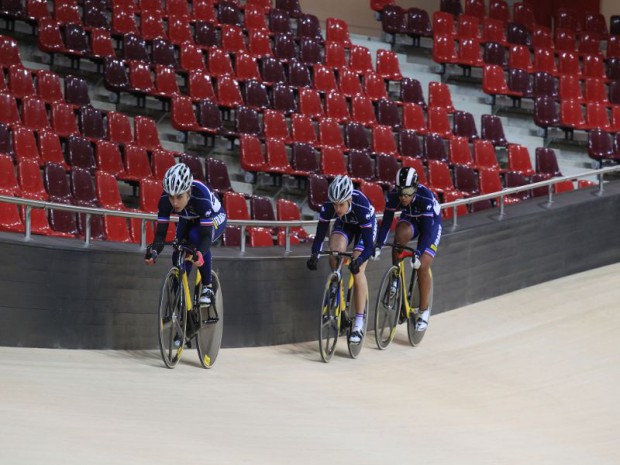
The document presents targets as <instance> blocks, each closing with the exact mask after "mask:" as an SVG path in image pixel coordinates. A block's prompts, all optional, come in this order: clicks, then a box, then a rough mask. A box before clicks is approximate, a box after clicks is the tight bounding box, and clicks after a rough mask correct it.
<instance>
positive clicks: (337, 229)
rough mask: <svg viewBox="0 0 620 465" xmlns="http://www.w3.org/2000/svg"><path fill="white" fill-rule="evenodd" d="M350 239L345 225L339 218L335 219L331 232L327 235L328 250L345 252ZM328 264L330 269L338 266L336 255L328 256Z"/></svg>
mask: <svg viewBox="0 0 620 465" xmlns="http://www.w3.org/2000/svg"><path fill="white" fill-rule="evenodd" d="M350 241H351V237H350V235H349V232H348V228H345V225H344V224H343V223H342V221H340V219H336V221H335V222H334V227H333V229H332V233H331V235H330V236H329V250H331V251H334V252H346V251H347V247H348V245H349V242H350ZM329 266H330V267H331V269H332V270H335V269H336V268H337V266H338V259H337V258H336V257H329Z"/></svg>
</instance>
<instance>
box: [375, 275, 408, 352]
mask: <svg viewBox="0 0 620 465" xmlns="http://www.w3.org/2000/svg"><path fill="white" fill-rule="evenodd" d="M398 273H399V269H398V267H397V266H392V267H390V268H389V269H388V270H387V271H386V272H385V274H384V275H383V280H382V281H381V286H380V287H379V293H378V294H377V304H376V305H375V341H376V343H377V347H378V348H379V349H381V350H383V349H386V348H387V346H389V345H390V343H391V342H392V341H393V340H394V336H395V335H396V327H397V325H398V314H399V312H400V307H401V305H402V298H403V286H402V283H401V282H400V277H399V275H398ZM395 276H396V277H395ZM394 279H396V280H397V283H398V284H397V287H396V290H395V292H394V289H393V286H392V283H393V280H394Z"/></svg>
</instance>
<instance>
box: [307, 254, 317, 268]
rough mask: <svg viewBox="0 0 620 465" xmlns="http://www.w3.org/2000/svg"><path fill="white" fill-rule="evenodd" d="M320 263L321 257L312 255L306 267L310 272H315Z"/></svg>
mask: <svg viewBox="0 0 620 465" xmlns="http://www.w3.org/2000/svg"><path fill="white" fill-rule="evenodd" d="M318 263H319V256H318V255H317V254H314V253H313V254H312V255H310V258H309V259H308V261H307V262H306V266H307V267H308V269H309V270H312V271H315V270H316V266H317V264H318Z"/></svg>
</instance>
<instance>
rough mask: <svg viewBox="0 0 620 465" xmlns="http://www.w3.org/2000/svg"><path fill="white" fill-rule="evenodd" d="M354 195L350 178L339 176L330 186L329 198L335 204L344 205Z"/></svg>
mask: <svg viewBox="0 0 620 465" xmlns="http://www.w3.org/2000/svg"><path fill="white" fill-rule="evenodd" d="M352 195H353V182H352V181H351V178H350V177H349V176H342V175H338V176H336V178H335V179H334V180H333V181H332V183H331V184H330V185H329V190H328V192H327V196H328V197H329V200H330V201H331V202H334V203H342V202H344V201H345V200H347V199H349V198H351V196H352Z"/></svg>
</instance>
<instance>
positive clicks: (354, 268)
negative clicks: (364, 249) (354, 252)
mask: <svg viewBox="0 0 620 465" xmlns="http://www.w3.org/2000/svg"><path fill="white" fill-rule="evenodd" d="M361 265H362V262H361V260H360V259H359V258H356V259H355V260H351V263H349V271H350V272H351V273H353V274H357V273H359V272H360V266H361Z"/></svg>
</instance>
